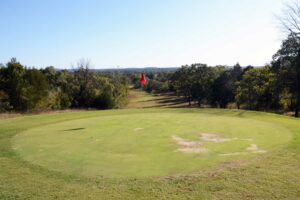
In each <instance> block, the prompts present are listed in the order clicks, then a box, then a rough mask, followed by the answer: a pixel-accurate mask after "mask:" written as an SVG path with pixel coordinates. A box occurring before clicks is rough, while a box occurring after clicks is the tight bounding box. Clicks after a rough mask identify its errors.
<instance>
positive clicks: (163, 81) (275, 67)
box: [133, 34, 300, 117]
mask: <svg viewBox="0 0 300 200" xmlns="http://www.w3.org/2000/svg"><path fill="white" fill-rule="evenodd" d="M299 52H300V39H299V37H295V36H294V35H291V34H290V35H289V36H288V37H287V39H285V40H284V41H283V42H282V45H281V48H280V49H279V50H278V51H277V52H276V53H275V54H274V56H273V59H272V62H271V63H270V64H268V65H266V66H263V67H253V66H247V67H245V68H242V67H241V66H240V65H239V64H238V63H237V64H236V65H235V66H233V67H227V66H214V67H210V66H207V65H206V64H192V65H185V66H182V67H181V68H179V69H178V70H176V71H175V72H168V73H148V74H147V78H148V85H147V87H146V88H144V90H145V91H147V92H152V93H164V92H174V93H175V94H177V95H178V96H183V97H184V98H185V99H186V100H187V101H188V102H189V104H190V105H191V104H192V103H193V102H197V104H198V106H199V107H200V106H211V107H220V108H238V109H248V110H258V111H278V112H287V111H294V112H295V116H296V117H299V107H300V83H299V81H300V59H299V57H300V53H299ZM133 82H134V83H135V85H136V87H139V85H138V81H137V77H135V79H133Z"/></svg>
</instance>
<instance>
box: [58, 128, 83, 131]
mask: <svg viewBox="0 0 300 200" xmlns="http://www.w3.org/2000/svg"><path fill="white" fill-rule="evenodd" d="M83 129H85V128H71V129H66V130H63V131H79V130H83Z"/></svg>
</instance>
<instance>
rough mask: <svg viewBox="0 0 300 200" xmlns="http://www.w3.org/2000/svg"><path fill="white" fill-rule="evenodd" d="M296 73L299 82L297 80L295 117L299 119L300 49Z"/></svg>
mask: <svg viewBox="0 0 300 200" xmlns="http://www.w3.org/2000/svg"><path fill="white" fill-rule="evenodd" d="M296 65H297V66H296V67H297V69H296V72H297V77H296V78H297V80H296V108H295V117H299V109H300V49H298V55H297V63H296Z"/></svg>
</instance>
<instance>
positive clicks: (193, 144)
mask: <svg viewBox="0 0 300 200" xmlns="http://www.w3.org/2000/svg"><path fill="white" fill-rule="evenodd" d="M172 138H173V140H174V141H175V142H176V143H177V144H178V145H179V148H178V149H177V150H176V151H177V152H183V153H203V152H206V151H207V149H206V148H204V147H203V146H202V145H203V144H202V142H199V141H188V140H185V139H183V138H181V137H177V136H173V137H172Z"/></svg>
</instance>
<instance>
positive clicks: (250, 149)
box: [246, 144, 267, 153]
mask: <svg viewBox="0 0 300 200" xmlns="http://www.w3.org/2000/svg"><path fill="white" fill-rule="evenodd" d="M246 150H247V151H250V152H252V153H266V152H267V151H265V150H263V149H260V148H258V147H257V145H256V144H251V145H250V147H248V148H247V149H246Z"/></svg>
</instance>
